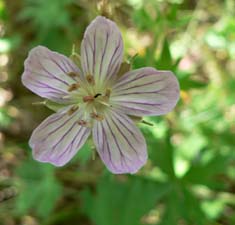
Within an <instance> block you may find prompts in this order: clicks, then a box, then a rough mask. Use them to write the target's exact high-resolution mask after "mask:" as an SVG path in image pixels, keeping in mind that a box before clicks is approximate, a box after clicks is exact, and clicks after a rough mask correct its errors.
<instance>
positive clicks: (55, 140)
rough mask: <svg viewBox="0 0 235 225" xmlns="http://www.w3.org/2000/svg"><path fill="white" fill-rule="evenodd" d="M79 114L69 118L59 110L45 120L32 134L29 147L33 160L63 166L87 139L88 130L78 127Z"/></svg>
mask: <svg viewBox="0 0 235 225" xmlns="http://www.w3.org/2000/svg"><path fill="white" fill-rule="evenodd" d="M80 117H81V113H80V112H78V111H76V112H75V113H73V114H72V115H71V116H69V115H68V114H67V110H61V111H60V112H57V113H55V114H52V115H51V116H49V117H48V118H47V119H45V120H44V121H43V122H42V123H41V124H40V125H39V126H38V127H37V128H36V129H35V130H34V131H33V133H32V136H31V138H30V141H29V145H30V147H31V148H32V150H33V158H34V159H36V160H38V161H40V162H49V163H51V164H53V165H55V166H63V165H65V164H66V163H67V162H68V161H69V160H70V159H71V158H72V157H73V156H74V155H75V154H76V153H77V151H78V150H79V149H80V148H81V147H82V146H83V144H84V143H85V142H86V140H87V138H88V137H89V135H90V133H91V130H90V128H86V127H82V126H79V124H78V123H77V121H78V120H79V119H80Z"/></svg>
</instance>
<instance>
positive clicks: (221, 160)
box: [183, 154, 231, 189]
mask: <svg viewBox="0 0 235 225" xmlns="http://www.w3.org/2000/svg"><path fill="white" fill-rule="evenodd" d="M230 160H231V158H230V156H227V155H226V156H224V155H221V154H219V155H216V156H213V158H212V159H211V160H209V161H208V162H206V163H202V160H200V161H199V162H198V163H196V164H195V163H194V164H192V165H191V167H190V169H189V170H188V172H187V173H186V174H185V176H184V177H183V181H184V182H186V183H191V184H203V185H206V186H208V187H210V188H213V189H221V188H224V187H225V185H226V184H225V183H224V182H221V179H219V176H221V175H222V174H223V173H224V169H225V168H226V165H228V164H229V161H230Z"/></svg>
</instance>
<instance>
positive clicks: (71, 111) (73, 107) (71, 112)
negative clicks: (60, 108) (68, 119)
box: [67, 105, 79, 116]
mask: <svg viewBox="0 0 235 225" xmlns="http://www.w3.org/2000/svg"><path fill="white" fill-rule="evenodd" d="M78 109H79V106H78V105H74V106H72V107H71V108H70V109H69V111H68V112H67V114H68V115H69V116H71V115H72V114H73V113H74V112H76V111H77V110H78Z"/></svg>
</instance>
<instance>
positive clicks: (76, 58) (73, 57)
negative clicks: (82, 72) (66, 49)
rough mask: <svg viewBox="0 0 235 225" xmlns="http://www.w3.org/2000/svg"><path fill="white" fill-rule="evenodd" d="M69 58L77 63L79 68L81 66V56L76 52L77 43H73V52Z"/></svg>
mask: <svg viewBox="0 0 235 225" xmlns="http://www.w3.org/2000/svg"><path fill="white" fill-rule="evenodd" d="M69 58H70V59H71V60H72V61H73V62H74V63H75V64H76V66H77V67H78V68H81V56H80V55H79V54H78V53H77V52H76V49H75V44H73V47H72V53H71V55H70V56H69Z"/></svg>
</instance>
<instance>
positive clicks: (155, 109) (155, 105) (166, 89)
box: [111, 67, 180, 116]
mask: <svg viewBox="0 0 235 225" xmlns="http://www.w3.org/2000/svg"><path fill="white" fill-rule="evenodd" d="M179 94H180V89H179V83H178V81H177V79H176V77H175V76H174V74H173V73H172V72H170V71H158V70H156V69H154V68H151V67H146V68H142V69H137V70H133V71H130V72H128V73H126V74H124V75H123V76H122V77H121V78H120V79H119V80H118V81H117V83H116V84H115V86H114V87H113V89H112V95H111V102H112V105H113V107H116V108H117V109H119V110H121V111H122V112H124V113H125V114H129V115H135V116H147V115H162V114H166V113H168V112H170V111H171V110H172V109H173V108H174V107H175V105H176V103H177V101H178V100H179Z"/></svg>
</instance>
